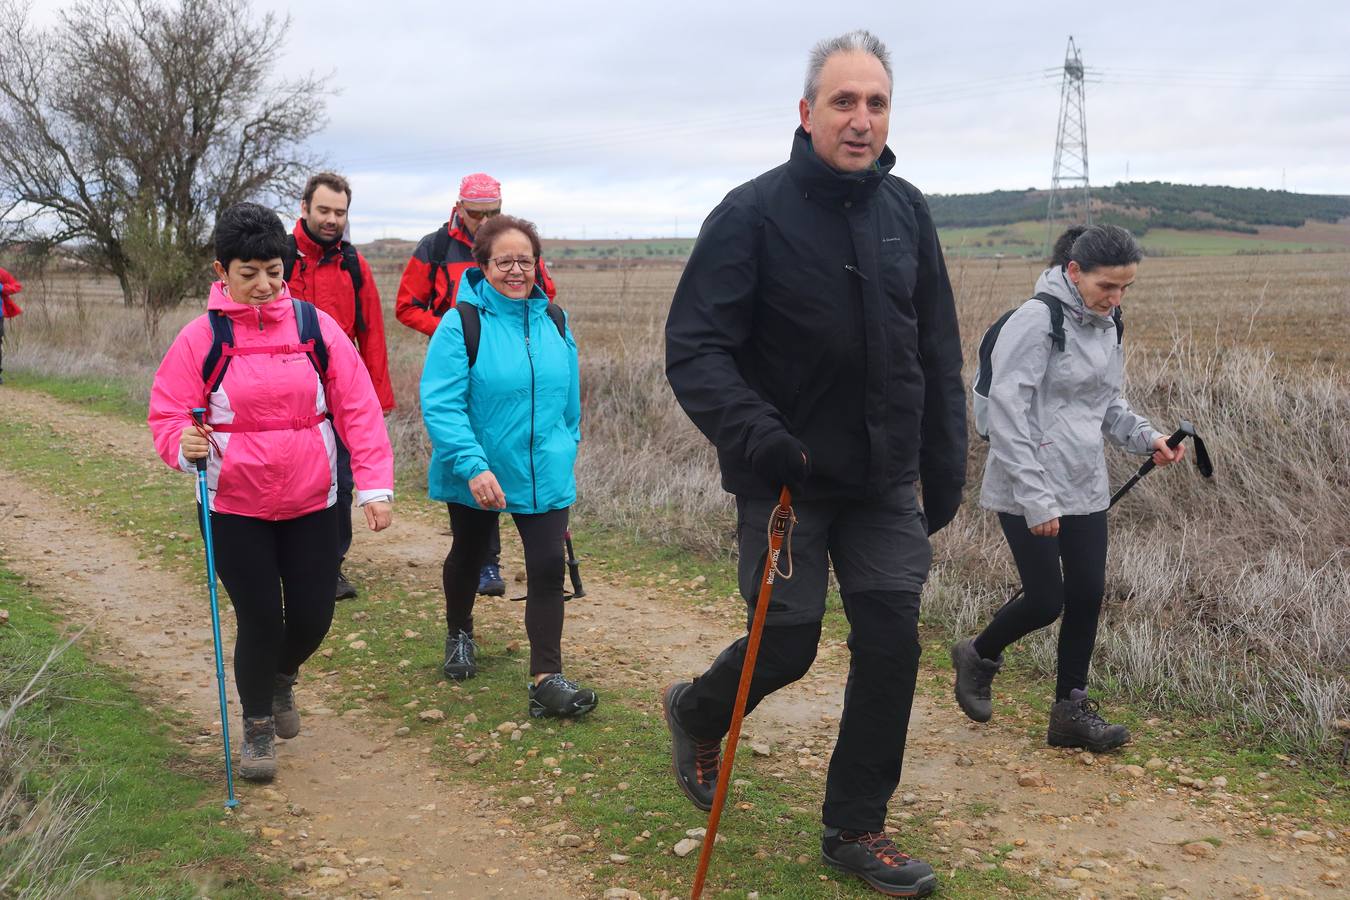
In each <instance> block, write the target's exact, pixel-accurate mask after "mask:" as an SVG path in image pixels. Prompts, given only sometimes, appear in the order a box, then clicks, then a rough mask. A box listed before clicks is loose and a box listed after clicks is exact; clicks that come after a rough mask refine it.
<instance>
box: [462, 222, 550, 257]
mask: <svg viewBox="0 0 1350 900" xmlns="http://www.w3.org/2000/svg"><path fill="white" fill-rule="evenodd" d="M508 231H519V232H520V233H521V234H523V235H525V236H526V237H527V238H529V239H530V252H531V253H533V254H534V258H535V260H536V261H537V260H538V259H539V257H540V256H542V255H543V252H544V248H543V244H541V243H540V241H539V231H538V229H536V228H535V227H534V223H533V222H527V221H526V220H524V219H517V218H516V217H515V216H493V217H492V218H490V219H488V220H487V221H486V222H484V223H483V224H482V225H479V226H478V233H477V234H475V235H474V236H473V261H474V262H476V263H478V268H480V269H484V270H486V269H487V264H488V260H489V259H491V258H492V244H493V243H494V242H495V241H496V240H497V238H499V237H501V236H502V235H503V234H504V233H505V232H508Z"/></svg>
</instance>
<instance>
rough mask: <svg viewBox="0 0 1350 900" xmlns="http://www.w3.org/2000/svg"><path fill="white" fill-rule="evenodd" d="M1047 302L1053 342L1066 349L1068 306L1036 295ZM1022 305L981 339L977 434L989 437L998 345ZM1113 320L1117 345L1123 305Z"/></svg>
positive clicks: (974, 389) (1049, 296) (974, 403)
mask: <svg viewBox="0 0 1350 900" xmlns="http://www.w3.org/2000/svg"><path fill="white" fill-rule="evenodd" d="M1031 299H1033V300H1039V301H1041V302H1042V303H1044V304H1045V307H1046V309H1048V310H1050V344H1051V346H1052V347H1054V349H1055V350H1058V351H1060V352H1061V353H1062V352H1064V307H1063V305H1062V304H1061V303H1060V300H1059V298H1058V297H1056V296H1054V295H1053V294H1045V293H1041V294H1037V295H1036V296H1035V297H1032V298H1031ZM1020 308H1021V307H1014V308H1012V309H1010V310H1008V311H1007V312H1005V313H1004V314H1003V315H1001V316H999V317H998V321H996V322H994V324H993V325H990V326H989V330H988V331H986V332H985V333H984V337H983V338H981V339H980V356H979V365H978V367H977V368H976V369H975V383H974V385H972V387H971V400H972V404H971V405H972V406H973V407H974V412H975V433H976V434H978V435H979V436H980V437H982V438H984V439H985V440H986V441H987V440H989V387H990V385H991V384H993V381H994V344H995V343H996V342H997V341H998V336H999V333H1000V332H1001V331H1003V325H1004V323H1006V322H1007V321H1008V319H1009V318H1011V317H1012V314H1013V313H1015V312H1017V310H1018V309H1020ZM1111 320H1112V321H1113V322H1115V323H1116V344H1120V342H1121V340H1122V339H1123V338H1124V336H1125V320H1124V319H1123V318H1122V317H1121V313H1120V307H1119V306H1117V307H1116V308H1115V309H1113V310H1111Z"/></svg>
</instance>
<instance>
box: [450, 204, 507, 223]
mask: <svg viewBox="0 0 1350 900" xmlns="http://www.w3.org/2000/svg"><path fill="white" fill-rule="evenodd" d="M501 211H502V208H501V207H500V206H494V207H493V208H492V209H469V208H467V207H464V206H461V207H460V208H459V212H460V215H462V216H467V217H468V218H470V219H473V220H474V221H475V222H477V221H478V220H479V219H490V218H492V217H493V216H496V215H500V214H501Z"/></svg>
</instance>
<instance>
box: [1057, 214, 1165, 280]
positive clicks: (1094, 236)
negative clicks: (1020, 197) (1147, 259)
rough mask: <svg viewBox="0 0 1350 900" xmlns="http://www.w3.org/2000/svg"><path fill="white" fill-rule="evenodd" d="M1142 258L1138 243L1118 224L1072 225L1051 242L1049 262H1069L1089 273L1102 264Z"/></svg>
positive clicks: (1119, 263)
mask: <svg viewBox="0 0 1350 900" xmlns="http://www.w3.org/2000/svg"><path fill="white" fill-rule="evenodd" d="M1143 258H1144V251H1143V250H1141V249H1140V248H1139V242H1138V241H1136V240H1135V239H1134V235H1132V234H1130V233H1129V232H1128V231H1126V230H1125V229H1124V228H1121V227H1120V226H1119V225H1075V226H1074V227H1072V228H1070V229H1069V230H1068V231H1065V232H1064V233H1063V234H1061V235H1060V236H1059V239H1058V240H1057V241H1055V249H1054V252H1053V253H1051V254H1050V265H1052V266H1067V265H1068V264H1069V262H1070V261H1073V262H1076V263H1078V268H1080V269H1082V270H1083V271H1084V272H1091V271H1092V270H1093V269H1099V268H1102V267H1103V266H1128V265H1130V264H1131V263H1137V262H1139V260H1141V259H1143Z"/></svg>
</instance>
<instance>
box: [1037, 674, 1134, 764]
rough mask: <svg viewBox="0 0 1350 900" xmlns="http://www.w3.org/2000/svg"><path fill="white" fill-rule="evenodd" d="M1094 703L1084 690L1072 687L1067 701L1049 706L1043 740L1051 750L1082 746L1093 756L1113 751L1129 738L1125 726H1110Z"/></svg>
mask: <svg viewBox="0 0 1350 900" xmlns="http://www.w3.org/2000/svg"><path fill="white" fill-rule="evenodd" d="M1099 708H1100V707H1099V706H1098V705H1097V701H1096V700H1093V699H1091V698H1089V697H1088V695H1087V691H1080V690H1079V689H1078V688H1074V689H1073V690H1072V691H1070V692H1069V699H1068V700H1056V701H1055V705H1054V706H1052V707H1050V728H1049V729H1048V730H1047V731H1046V735H1045V740H1046V742H1047V743H1049V744H1050V746H1051V747H1081V748H1083V749H1086V750H1091V751H1092V752H1093V753H1103V752H1105V751H1107V750H1114V749H1116V748H1117V747H1119V746H1121V745H1122V744H1125V743H1127V742H1128V741H1129V739H1130V732H1129V729H1127V728H1126V727H1125V726H1124V725H1112V724H1111V723H1110V722H1108V721H1106V720H1105V719H1103V718H1102V717H1101V715H1100V714H1099V713H1098V712H1097V710H1098V709H1099Z"/></svg>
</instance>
